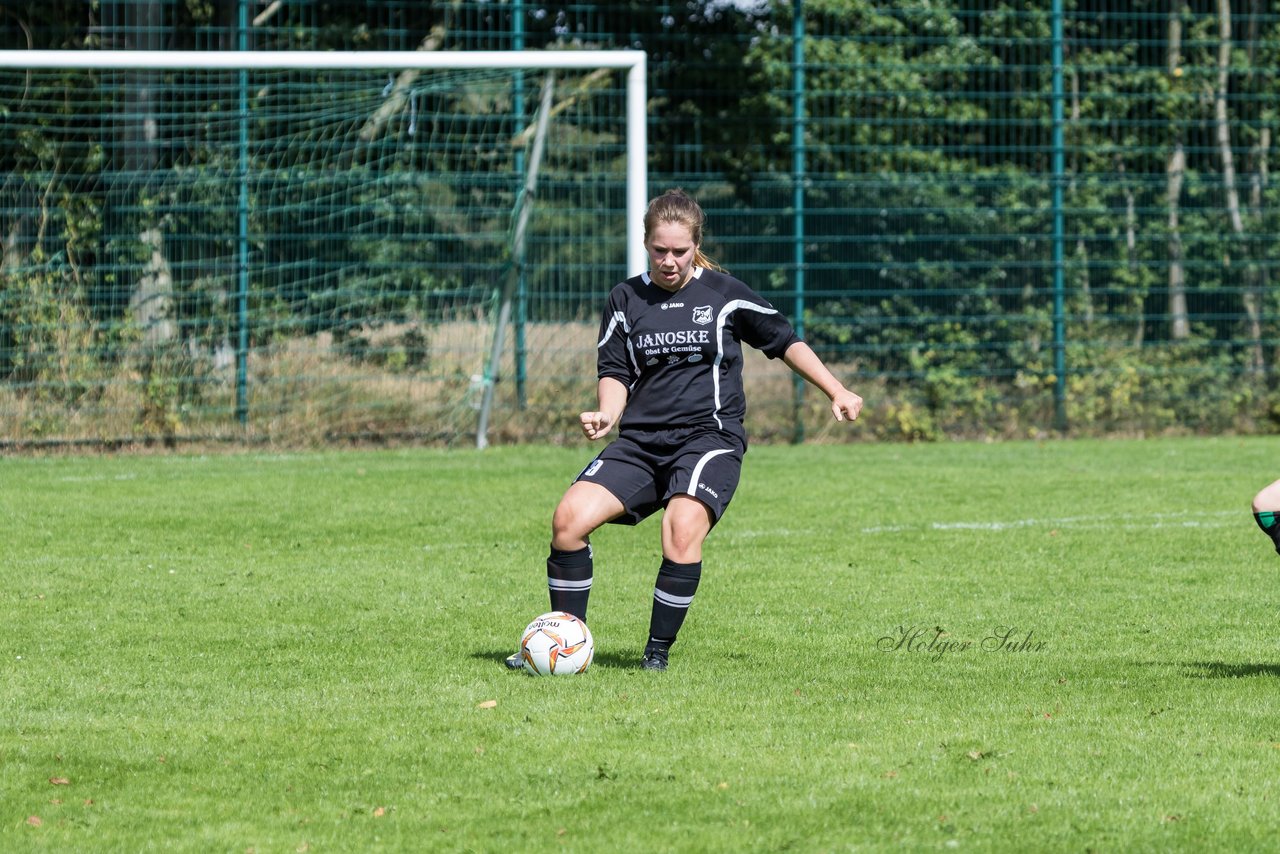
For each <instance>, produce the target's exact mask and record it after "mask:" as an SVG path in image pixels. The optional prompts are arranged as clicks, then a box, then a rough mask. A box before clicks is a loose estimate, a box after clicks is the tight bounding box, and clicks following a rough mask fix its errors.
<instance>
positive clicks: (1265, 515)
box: [1253, 510, 1280, 554]
mask: <svg viewBox="0 0 1280 854" xmlns="http://www.w3.org/2000/svg"><path fill="white" fill-rule="evenodd" d="M1253 519H1254V521H1255V522H1257V523H1258V527H1259V528H1261V529H1262V532H1263V533H1264V534H1266V535H1267V536H1268V537H1270V538H1271V542H1273V543H1275V546H1276V553H1277V554H1280V513H1277V512H1276V511H1274V510H1262V511H1260V512H1258V513H1254V514H1253Z"/></svg>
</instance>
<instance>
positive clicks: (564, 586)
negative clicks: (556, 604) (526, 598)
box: [547, 578, 591, 590]
mask: <svg viewBox="0 0 1280 854" xmlns="http://www.w3.org/2000/svg"><path fill="white" fill-rule="evenodd" d="M547 586H548V587H550V588H551V589H552V590H590V589H591V579H590V578H588V579H587V580H585V581H566V580H564V579H563V578H548V579H547Z"/></svg>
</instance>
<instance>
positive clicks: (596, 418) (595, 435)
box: [578, 411, 613, 439]
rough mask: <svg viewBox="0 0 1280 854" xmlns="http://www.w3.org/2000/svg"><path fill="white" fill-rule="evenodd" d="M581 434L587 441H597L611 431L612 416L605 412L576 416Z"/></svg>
mask: <svg viewBox="0 0 1280 854" xmlns="http://www.w3.org/2000/svg"><path fill="white" fill-rule="evenodd" d="M578 419H579V420H580V421H581V422H582V433H583V435H585V436H586V437H587V438H588V439H599V438H600V437H601V436H604V435H606V434H607V433H608V432H609V431H610V430H612V429H613V416H611V415H610V414H609V413H607V412H599V411H596V412H583V413H582V414H581V415H579V416H578Z"/></svg>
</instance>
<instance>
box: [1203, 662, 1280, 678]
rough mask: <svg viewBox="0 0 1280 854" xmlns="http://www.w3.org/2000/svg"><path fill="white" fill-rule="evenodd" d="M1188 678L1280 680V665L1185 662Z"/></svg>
mask: <svg viewBox="0 0 1280 854" xmlns="http://www.w3.org/2000/svg"><path fill="white" fill-rule="evenodd" d="M1182 667H1183V668H1185V669H1186V670H1187V675H1188V676H1193V677H1195V678H1198V679H1242V678H1244V677H1246V676H1272V677H1276V678H1280V664H1233V663H1231V662H1226V661H1184V662H1183V663H1182Z"/></svg>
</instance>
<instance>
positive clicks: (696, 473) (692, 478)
mask: <svg viewBox="0 0 1280 854" xmlns="http://www.w3.org/2000/svg"><path fill="white" fill-rule="evenodd" d="M731 453H733V452H732V451H730V450H729V449H728V448H721V449H720V450H718V451H711V452H709V453H707V454H704V455H703V456H702V459H700V460H698V464H697V465H696V466H694V467H693V473H692V474H690V475H689V488H688V489H686V490H685V493H686V494H688V495H692V496H693V497H694V498H697V497H698V481H700V480H701V479H702V469H703V467H704V466H705V465H706V464H707V463H709V462H711V458H712V457H718V456H720V455H721V454H731Z"/></svg>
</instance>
